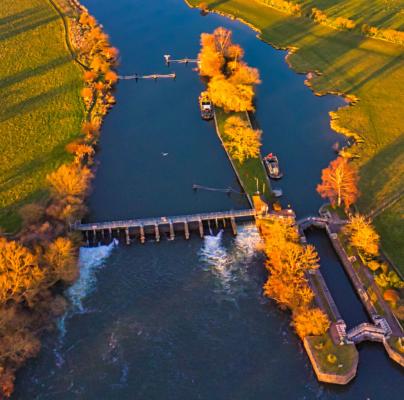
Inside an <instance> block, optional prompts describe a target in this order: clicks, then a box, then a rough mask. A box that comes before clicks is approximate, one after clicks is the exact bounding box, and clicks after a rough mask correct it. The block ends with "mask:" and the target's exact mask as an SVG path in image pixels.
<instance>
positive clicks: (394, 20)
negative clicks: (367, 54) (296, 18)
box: [293, 0, 404, 29]
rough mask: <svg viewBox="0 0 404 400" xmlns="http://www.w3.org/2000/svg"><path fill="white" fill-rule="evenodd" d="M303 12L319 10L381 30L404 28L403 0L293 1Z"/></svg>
mask: <svg viewBox="0 0 404 400" xmlns="http://www.w3.org/2000/svg"><path fill="white" fill-rule="evenodd" d="M293 1H294V2H295V3H297V4H300V5H301V6H302V9H303V12H306V11H307V12H309V11H310V10H311V9H312V8H313V7H316V8H319V9H321V10H323V11H325V13H326V14H327V15H328V16H329V17H331V18H337V17H345V18H350V19H353V20H354V21H356V22H357V23H358V24H368V25H372V26H376V27H379V28H392V29H402V28H403V11H402V9H403V6H404V2H403V0H372V1H371V2H370V1H369V0H338V1H335V0H293Z"/></svg>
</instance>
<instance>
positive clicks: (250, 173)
mask: <svg viewBox="0 0 404 400" xmlns="http://www.w3.org/2000/svg"><path fill="white" fill-rule="evenodd" d="M215 113H216V121H217V126H218V130H219V132H218V134H219V135H220V138H221V140H222V141H223V142H224V143H225V142H226V135H225V133H224V124H225V122H226V119H227V118H229V117H230V116H233V115H234V116H238V117H240V118H241V119H243V120H245V121H247V122H248V123H249V122H250V121H249V118H248V115H247V113H246V112H232V113H226V112H225V111H223V110H222V109H221V108H218V107H216V108H215ZM229 157H230V158H231V156H230V155H229ZM231 160H232V163H233V165H234V167H235V168H236V170H237V173H238V175H239V178H240V180H241V182H240V183H241V185H242V187H243V189H244V191H245V192H246V193H247V194H248V195H249V196H252V195H253V194H254V193H256V191H257V179H258V189H259V191H260V192H261V193H263V195H264V198H265V199H266V200H267V201H268V202H270V201H273V198H272V195H271V188H270V187H268V186H269V185H268V182H269V180H268V176H267V173H266V171H265V169H264V166H263V165H262V161H261V159H260V158H249V159H247V160H246V161H245V162H244V163H243V164H241V163H240V162H239V161H237V160H235V159H233V158H231ZM263 185H265V187H264V189H265V190H264V191H263Z"/></svg>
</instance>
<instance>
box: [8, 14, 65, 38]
mask: <svg viewBox="0 0 404 400" xmlns="http://www.w3.org/2000/svg"><path fill="white" fill-rule="evenodd" d="M57 19H59V16H57V15H51V16H49V17H46V18H41V19H39V20H36V21H35V22H30V23H27V24H24V25H22V26H20V27H18V28H15V29H9V30H7V32H5V33H1V34H0V41H1V40H6V39H10V38H12V37H14V36H17V35H19V34H20V33H24V32H28V31H29V30H32V29H35V28H38V27H39V26H41V25H47V24H48V23H49V22H52V21H55V20H57Z"/></svg>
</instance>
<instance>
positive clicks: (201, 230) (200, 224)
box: [198, 218, 203, 238]
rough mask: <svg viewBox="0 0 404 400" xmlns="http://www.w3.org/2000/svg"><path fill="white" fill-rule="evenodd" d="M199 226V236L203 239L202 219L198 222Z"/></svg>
mask: <svg viewBox="0 0 404 400" xmlns="http://www.w3.org/2000/svg"><path fill="white" fill-rule="evenodd" d="M198 225H199V235H200V236H201V238H203V223H202V220H201V219H200V218H199V220H198Z"/></svg>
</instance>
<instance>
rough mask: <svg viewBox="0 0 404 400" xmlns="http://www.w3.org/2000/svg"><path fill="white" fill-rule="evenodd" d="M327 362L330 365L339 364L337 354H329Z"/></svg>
mask: <svg viewBox="0 0 404 400" xmlns="http://www.w3.org/2000/svg"><path fill="white" fill-rule="evenodd" d="M327 361H328V362H329V363H330V364H335V363H336V362H337V356H336V355H335V354H332V353H328V354H327Z"/></svg>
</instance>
